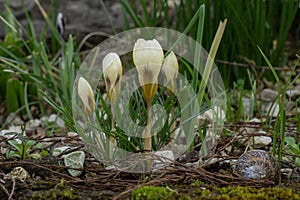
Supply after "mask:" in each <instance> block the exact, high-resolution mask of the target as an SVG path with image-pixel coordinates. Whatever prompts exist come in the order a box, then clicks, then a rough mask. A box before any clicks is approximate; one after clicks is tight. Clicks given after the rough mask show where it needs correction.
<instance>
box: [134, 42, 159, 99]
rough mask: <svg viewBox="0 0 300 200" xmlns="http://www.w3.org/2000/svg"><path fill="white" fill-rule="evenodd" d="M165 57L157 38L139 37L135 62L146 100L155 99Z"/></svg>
mask: <svg viewBox="0 0 300 200" xmlns="http://www.w3.org/2000/svg"><path fill="white" fill-rule="evenodd" d="M163 59H164V53H163V50H162V47H161V46H160V44H159V42H158V41H157V40H155V39H153V40H144V39H138V40H137V41H136V43H135V45H134V48H133V62H134V64H135V66H136V68H137V71H138V75H139V81H140V84H141V86H142V88H143V92H144V93H143V95H144V98H145V100H146V101H150V100H152V99H153V97H154V94H155V92H156V90H157V78H158V75H159V72H160V69H161V65H162V62H163Z"/></svg>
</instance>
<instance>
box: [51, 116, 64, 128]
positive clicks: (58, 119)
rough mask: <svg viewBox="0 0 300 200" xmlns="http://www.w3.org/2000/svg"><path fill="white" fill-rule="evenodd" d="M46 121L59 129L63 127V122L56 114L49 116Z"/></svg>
mask: <svg viewBox="0 0 300 200" xmlns="http://www.w3.org/2000/svg"><path fill="white" fill-rule="evenodd" d="M48 121H49V122H55V123H56V124H57V125H58V126H59V127H60V128H64V127H65V123H64V121H63V120H62V119H61V118H60V117H59V116H58V115H56V114H52V115H50V116H49V118H48Z"/></svg>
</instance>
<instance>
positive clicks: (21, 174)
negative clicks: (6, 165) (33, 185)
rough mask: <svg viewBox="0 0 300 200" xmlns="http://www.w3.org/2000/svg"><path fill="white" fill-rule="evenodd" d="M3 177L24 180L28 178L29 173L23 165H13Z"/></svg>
mask: <svg viewBox="0 0 300 200" xmlns="http://www.w3.org/2000/svg"><path fill="white" fill-rule="evenodd" d="M4 179H6V180H13V179H15V180H16V179H17V180H19V181H21V182H24V181H25V180H26V179H30V175H29V173H28V172H27V171H26V170H25V169H24V168H23V167H15V168H13V169H12V170H11V172H9V173H8V174H6V175H4Z"/></svg>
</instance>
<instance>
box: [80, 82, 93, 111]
mask: <svg viewBox="0 0 300 200" xmlns="http://www.w3.org/2000/svg"><path fill="white" fill-rule="evenodd" d="M78 94H79V97H80V99H81V101H82V103H83V106H84V109H85V112H86V113H87V114H88V115H89V116H92V115H93V113H94V111H95V99H94V94H93V90H92V88H91V86H90V84H89V83H88V82H87V81H86V80H85V79H84V78H83V77H80V78H79V81H78Z"/></svg>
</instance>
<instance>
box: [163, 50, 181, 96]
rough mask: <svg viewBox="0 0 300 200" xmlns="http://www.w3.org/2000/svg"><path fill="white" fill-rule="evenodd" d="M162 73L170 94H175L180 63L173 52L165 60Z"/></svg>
mask: <svg viewBox="0 0 300 200" xmlns="http://www.w3.org/2000/svg"><path fill="white" fill-rule="evenodd" d="M162 71H163V73H164V78H165V81H166V83H167V84H168V86H167V87H168V89H169V90H170V91H169V92H174V90H175V89H176V78H177V75H178V61H177V58H176V56H175V54H174V53H173V51H171V52H170V54H169V55H168V56H167V57H166V58H165V60H164V64H163V67H162Z"/></svg>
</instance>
